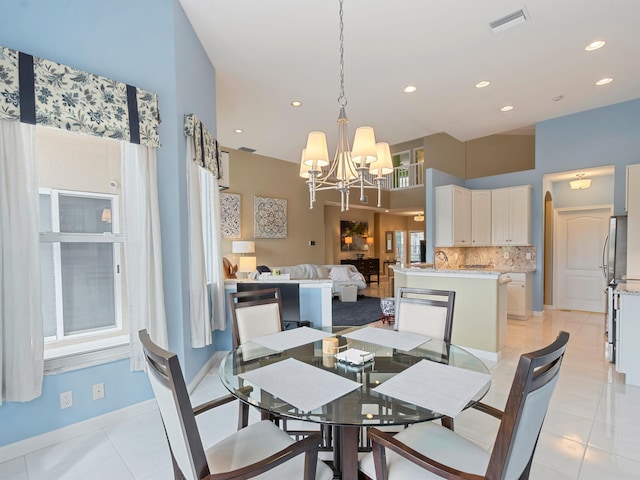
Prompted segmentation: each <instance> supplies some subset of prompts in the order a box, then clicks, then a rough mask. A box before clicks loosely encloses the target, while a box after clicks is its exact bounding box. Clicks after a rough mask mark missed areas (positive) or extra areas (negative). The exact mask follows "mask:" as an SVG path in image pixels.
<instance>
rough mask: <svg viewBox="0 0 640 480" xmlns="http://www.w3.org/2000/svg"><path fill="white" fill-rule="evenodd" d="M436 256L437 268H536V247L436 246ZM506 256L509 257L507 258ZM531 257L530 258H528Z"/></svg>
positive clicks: (519, 269)
mask: <svg viewBox="0 0 640 480" xmlns="http://www.w3.org/2000/svg"><path fill="white" fill-rule="evenodd" d="M440 251H442V252H444V253H445V254H446V256H447V260H446V261H445V259H444V256H443V255H442V254H441V253H438V254H437V255H435V256H434V266H435V267H436V268H452V269H455V268H465V267H466V268H471V266H477V267H478V268H488V269H491V270H500V271H502V272H534V271H535V270H536V247H534V246H528V247H470V248H467V247H463V248H455V247H453V248H436V249H434V253H435V252H440ZM505 256H506V257H507V258H505ZM528 257H530V258H528Z"/></svg>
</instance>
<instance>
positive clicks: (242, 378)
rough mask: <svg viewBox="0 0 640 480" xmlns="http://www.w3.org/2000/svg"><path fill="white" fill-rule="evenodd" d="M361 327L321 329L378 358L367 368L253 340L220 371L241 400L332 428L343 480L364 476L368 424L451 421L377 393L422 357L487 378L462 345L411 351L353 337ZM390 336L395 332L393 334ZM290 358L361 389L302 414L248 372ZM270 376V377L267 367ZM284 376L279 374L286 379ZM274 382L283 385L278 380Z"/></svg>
mask: <svg viewBox="0 0 640 480" xmlns="http://www.w3.org/2000/svg"><path fill="white" fill-rule="evenodd" d="M361 328H362V327H325V328H323V329H322V330H323V331H324V333H325V334H327V335H328V334H330V335H331V336H332V337H333V338H335V339H336V340H337V341H336V340H332V342H333V343H334V344H336V343H337V344H338V348H339V350H343V349H344V348H351V349H357V350H362V351H366V352H370V353H373V354H374V358H373V360H371V361H368V362H365V363H364V364H363V365H354V364H349V363H345V362H342V361H339V360H338V359H336V356H335V355H334V354H330V353H324V352H323V341H322V340H317V341H313V342H310V343H307V344H303V345H298V346H293V347H291V348H284V349H278V350H275V349H272V348H268V347H266V346H264V345H261V344H259V343H254V342H248V343H246V344H244V345H242V346H241V347H239V348H237V349H236V350H234V351H232V352H229V353H228V354H227V355H226V356H225V357H224V358H223V360H222V362H221V365H220V371H219V373H220V378H221V380H222V383H223V384H224V385H225V387H226V388H227V389H228V390H229V391H230V392H231V393H232V394H233V395H235V396H236V397H237V398H238V399H240V400H241V401H243V402H245V403H247V404H249V405H253V406H255V407H257V408H258V409H260V410H262V411H265V412H269V413H271V414H273V415H274V416H276V417H282V418H284V419H293V420H302V421H306V422H314V423H317V424H320V425H324V426H328V427H330V428H325V429H324V430H325V432H326V431H328V432H330V433H331V434H330V441H331V446H330V448H331V450H332V451H333V467H334V471H335V472H336V477H337V478H341V479H345V480H356V479H357V478H358V452H359V451H363V450H366V449H367V447H368V444H367V440H366V430H365V429H364V428H363V427H371V426H374V427H385V426H394V425H397V426H406V425H410V424H413V423H417V422H424V421H430V420H435V419H439V418H443V417H445V414H444V413H441V412H438V411H435V410H433V409H430V408H426V407H424V406H420V405H418V404H416V403H414V402H411V401H408V400H403V399H401V398H397V397H395V396H391V395H384V394H381V393H379V392H378V391H376V389H377V388H378V387H380V386H381V385H383V384H384V383H385V382H388V381H390V380H391V379H392V378H393V377H395V376H396V375H398V374H399V373H402V372H404V371H407V370H408V369H409V368H410V367H412V366H415V365H417V364H419V363H420V362H422V361H423V360H427V361H429V362H435V363H437V364H441V365H448V366H452V367H458V368H460V369H463V370H468V371H472V372H479V373H481V374H489V370H488V368H487V366H486V365H485V364H484V363H483V362H482V361H481V360H480V359H479V358H477V357H475V356H474V355H472V354H471V353H469V352H467V351H466V350H464V349H463V348H460V347H458V346H456V345H453V344H447V343H444V342H441V341H439V340H436V339H427V338H425V339H424V340H425V342H424V343H422V344H420V345H418V346H417V347H415V348H411V349H408V350H406V351H405V350H402V349H398V348H394V347H390V346H386V345H382V344H376V343H372V342H366V341H362V340H356V339H354V338H349V337H350V336H353V335H354V332H356V331H357V330H359V329H361ZM369 328H371V327H369ZM387 332H391V331H389V330H387ZM396 333H397V332H396ZM357 350H354V351H357ZM325 351H326V348H325ZM291 359H294V360H296V361H298V362H301V363H302V364H305V365H308V366H312V367H315V368H318V369H321V370H323V371H325V372H330V373H332V374H335V375H338V376H340V377H342V378H344V379H349V380H351V381H352V382H356V383H357V384H359V385H357V388H355V389H354V390H351V391H350V392H349V393H346V394H343V395H341V396H339V397H338V398H335V399H333V400H331V401H329V402H328V403H326V404H323V405H322V406H320V407H318V408H314V409H312V410H304V409H301V408H298V407H296V406H294V405H293V404H291V403H288V402H287V401H286V400H283V399H282V398H280V397H278V396H277V395H274V394H273V393H272V392H270V391H269V388H265V387H264V385H262V388H260V384H261V383H260V382H257V381H255V380H254V381H253V382H252V381H251V378H254V379H255V378H260V376H258V377H249V374H250V373H251V372H254V371H256V370H257V369H263V368H264V367H269V366H271V367H273V366H277V365H276V364H278V362H283V361H285V360H288V361H291ZM280 365H284V364H280ZM261 371H262V370H261ZM264 371H265V374H266V370H264ZM284 376H285V375H283V376H282V377H281V379H282V381H283V382H284V381H285V379H284ZM325 376H326V375H325ZM489 378H490V377H489ZM289 380H290V379H289ZM276 383H282V382H278V381H276ZM490 386H491V382H490V380H489V381H488V382H487V383H486V384H485V385H484V386H482V387H481V388H480V390H479V391H477V393H475V394H474V395H473V396H472V398H471V400H470V401H469V402H468V403H467V404H466V405H465V407H464V408H469V407H470V406H472V405H473V404H475V403H476V402H478V401H480V400H481V399H482V398H483V397H484V396H485V395H486V393H487V392H488V391H489V388H490ZM301 388H304V387H301ZM274 391H275V390H274ZM387 393H388V392H387ZM427 396H428V394H427ZM417 403H420V402H417Z"/></svg>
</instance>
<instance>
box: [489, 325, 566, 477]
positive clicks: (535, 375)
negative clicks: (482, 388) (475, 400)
mask: <svg viewBox="0 0 640 480" xmlns="http://www.w3.org/2000/svg"><path fill="white" fill-rule="evenodd" d="M568 341H569V334H568V333H567V332H560V334H559V335H558V338H557V339H556V340H555V341H554V342H553V343H552V344H551V345H549V346H548V347H545V348H543V349H541V350H538V351H535V352H531V353H527V354H525V355H522V356H521V357H520V361H519V363H518V368H517V369H516V373H515V376H514V380H513V384H512V386H511V391H510V392H509V397H508V399H507V404H506V406H505V409H504V415H503V417H502V421H501V423H500V428H499V430H498V434H497V436H496V442H495V445H494V449H493V452H492V455H491V459H490V461H489V467H488V469H487V478H490V479H504V478H520V476H521V475H522V473H523V472H525V471H526V470H528V469H529V468H530V467H531V462H532V460H533V454H534V453H535V448H536V444H537V442H538V437H539V435H540V430H541V429H542V423H543V421H544V417H545V415H546V413H547V409H548V407H549V402H550V401H551V395H552V394H553V390H554V388H555V386H556V383H557V382H558V376H559V373H560V365H561V364H562V359H563V357H564V352H565V349H566V346H567V343H568Z"/></svg>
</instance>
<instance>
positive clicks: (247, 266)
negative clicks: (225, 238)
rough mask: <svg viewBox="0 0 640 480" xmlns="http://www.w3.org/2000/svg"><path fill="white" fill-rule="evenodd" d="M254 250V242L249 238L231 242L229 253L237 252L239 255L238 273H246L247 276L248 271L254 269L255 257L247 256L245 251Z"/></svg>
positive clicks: (250, 251)
mask: <svg viewBox="0 0 640 480" xmlns="http://www.w3.org/2000/svg"><path fill="white" fill-rule="evenodd" d="M255 252H256V243H255V242H252V241H249V240H238V241H234V242H232V243H231V253H238V254H240V255H241V257H239V258H238V273H246V274H247V275H246V276H247V278H248V277H249V273H251V272H254V271H255V270H256V257H255V256H247V255H246V254H247V253H255Z"/></svg>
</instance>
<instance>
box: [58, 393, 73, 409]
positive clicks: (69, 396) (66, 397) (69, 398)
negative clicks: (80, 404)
mask: <svg viewBox="0 0 640 480" xmlns="http://www.w3.org/2000/svg"><path fill="white" fill-rule="evenodd" d="M72 406H73V393H72V392H71V390H69V391H68V392H62V393H61V394H60V409H63V408H69V407H72Z"/></svg>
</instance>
